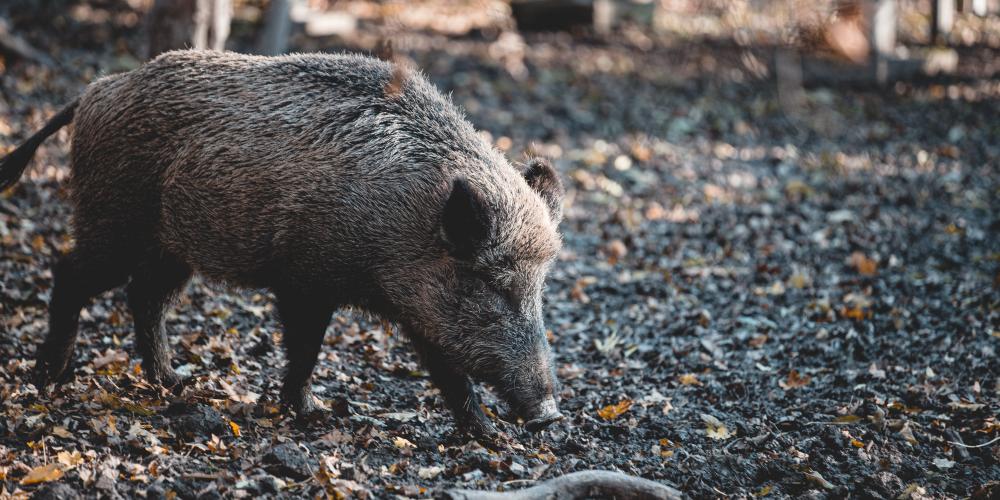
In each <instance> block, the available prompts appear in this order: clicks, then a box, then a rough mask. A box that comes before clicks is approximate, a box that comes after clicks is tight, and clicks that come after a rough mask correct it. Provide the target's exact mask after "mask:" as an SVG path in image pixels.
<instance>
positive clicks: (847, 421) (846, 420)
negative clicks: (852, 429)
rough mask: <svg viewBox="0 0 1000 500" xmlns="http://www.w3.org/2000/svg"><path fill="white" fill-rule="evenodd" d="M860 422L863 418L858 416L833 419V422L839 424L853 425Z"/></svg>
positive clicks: (842, 416)
mask: <svg viewBox="0 0 1000 500" xmlns="http://www.w3.org/2000/svg"><path fill="white" fill-rule="evenodd" d="M859 420H861V417H859V416H857V415H841V416H839V417H837V418H835V419H833V421H834V422H836V423H838V424H853V423H855V422H857V421H859Z"/></svg>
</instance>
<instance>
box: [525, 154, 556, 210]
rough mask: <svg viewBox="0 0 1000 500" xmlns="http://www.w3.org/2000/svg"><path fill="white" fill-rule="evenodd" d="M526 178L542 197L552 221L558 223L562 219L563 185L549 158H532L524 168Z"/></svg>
mask: <svg viewBox="0 0 1000 500" xmlns="http://www.w3.org/2000/svg"><path fill="white" fill-rule="evenodd" d="M524 180H525V181H527V182H528V185H529V186H531V189H534V190H535V192H536V193H538V196H541V197H542V201H544V202H545V205H546V206H548V207H549V215H550V216H551V217H552V222H555V223H556V224H557V225H558V224H559V222H560V221H561V220H562V202H563V185H562V181H560V180H559V175H558V174H556V170H555V169H554V168H552V165H551V164H549V161H548V160H546V159H544V158H532V159H531V161H529V162H528V165H527V166H525V168H524Z"/></svg>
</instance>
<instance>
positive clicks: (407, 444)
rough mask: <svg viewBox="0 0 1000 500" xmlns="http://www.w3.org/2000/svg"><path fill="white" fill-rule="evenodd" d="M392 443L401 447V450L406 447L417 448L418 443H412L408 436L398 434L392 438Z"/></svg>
mask: <svg viewBox="0 0 1000 500" xmlns="http://www.w3.org/2000/svg"><path fill="white" fill-rule="evenodd" d="M392 444H394V445H396V448H399V449H401V450H404V449H406V448H416V447H417V445H415V444H413V443H411V442H410V441H409V440H407V439H406V438H404V437H400V436H396V438H395V439H393V440H392Z"/></svg>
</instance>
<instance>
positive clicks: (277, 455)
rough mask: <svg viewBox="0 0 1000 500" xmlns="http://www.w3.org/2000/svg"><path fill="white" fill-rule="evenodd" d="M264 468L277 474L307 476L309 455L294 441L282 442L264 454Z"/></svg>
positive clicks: (297, 477) (297, 476)
mask: <svg viewBox="0 0 1000 500" xmlns="http://www.w3.org/2000/svg"><path fill="white" fill-rule="evenodd" d="M264 464H265V465H264V469H265V470H267V471H268V472H270V473H271V474H274V475H277V476H285V477H291V478H295V479H305V478H307V477H309V457H307V456H306V454H305V452H303V451H302V449H301V448H299V447H298V446H297V445H295V444H294V443H283V444H279V445H278V446H275V447H274V448H272V449H271V451H270V452H268V453H267V455H264Z"/></svg>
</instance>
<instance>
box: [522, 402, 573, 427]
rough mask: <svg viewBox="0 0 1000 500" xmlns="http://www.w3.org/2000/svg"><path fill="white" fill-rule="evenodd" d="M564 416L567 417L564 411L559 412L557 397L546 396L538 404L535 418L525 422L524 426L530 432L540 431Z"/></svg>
mask: <svg viewBox="0 0 1000 500" xmlns="http://www.w3.org/2000/svg"><path fill="white" fill-rule="evenodd" d="M563 418H565V417H564V416H563V414H562V413H559V408H558V407H557V406H556V401H555V399H552V398H546V399H545V401H542V404H540V405H539V406H538V411H537V412H536V413H535V416H534V418H532V419H531V420H528V421H527V422H525V423H524V428H525V429H527V430H528V431H530V432H538V431H540V430H542V429H544V428H546V427H548V426H549V425H551V424H552V423H553V422H558V421H559V420H562V419H563Z"/></svg>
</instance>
